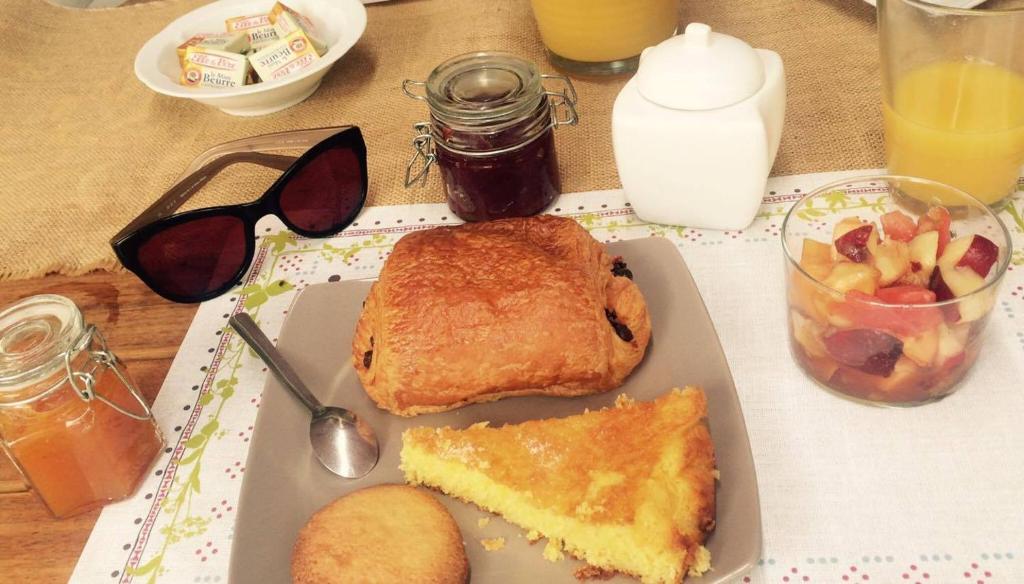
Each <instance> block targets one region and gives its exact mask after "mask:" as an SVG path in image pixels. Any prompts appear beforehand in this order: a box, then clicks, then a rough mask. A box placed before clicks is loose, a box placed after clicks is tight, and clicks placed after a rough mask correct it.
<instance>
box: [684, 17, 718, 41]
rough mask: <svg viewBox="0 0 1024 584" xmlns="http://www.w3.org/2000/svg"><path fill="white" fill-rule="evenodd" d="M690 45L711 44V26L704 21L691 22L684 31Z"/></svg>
mask: <svg viewBox="0 0 1024 584" xmlns="http://www.w3.org/2000/svg"><path fill="white" fill-rule="evenodd" d="M683 38H684V39H686V41H685V43H686V46H688V47H707V46H708V45H710V44H711V27H710V26H708V25H706V24H704V23H703V22H691V23H690V24H688V25H686V30H684V31H683Z"/></svg>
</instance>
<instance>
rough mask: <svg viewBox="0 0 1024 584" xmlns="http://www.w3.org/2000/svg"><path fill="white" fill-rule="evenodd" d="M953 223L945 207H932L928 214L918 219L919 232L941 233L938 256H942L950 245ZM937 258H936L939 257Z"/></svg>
mask: <svg viewBox="0 0 1024 584" xmlns="http://www.w3.org/2000/svg"><path fill="white" fill-rule="evenodd" d="M950 222H951V219H950V216H949V211H948V210H947V209H946V208H945V207H932V208H931V209H928V212H927V213H925V214H924V215H921V216H920V217H919V218H918V219H917V232H918V233H919V234H920V233H924V232H925V231H937V232H938V233H939V249H938V251H937V252H936V254H937V256H941V255H942V251H943V250H945V249H946V244H947V243H949V238H950V235H949V224H950ZM937 256H936V257H937Z"/></svg>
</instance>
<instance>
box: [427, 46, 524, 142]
mask: <svg viewBox="0 0 1024 584" xmlns="http://www.w3.org/2000/svg"><path fill="white" fill-rule="evenodd" d="M426 86H427V87H426V90H427V103H428V104H429V106H430V110H431V113H432V114H433V115H434V116H435V117H436V118H438V119H439V120H441V121H442V122H445V123H447V124H451V125H469V126H491V125H496V124H502V123H504V122H510V121H515V120H518V119H521V118H522V117H524V116H526V115H529V114H531V113H533V112H534V110H536V108H537V104H538V102H539V100H540V99H541V98H543V97H544V88H543V86H542V85H541V77H540V72H539V71H538V70H537V67H536V65H534V64H533V63H531V62H530V61H527V60H525V59H521V58H519V57H516V56H515V55H511V54H509V53H502V52H498V51H483V52H479V53H467V54H465V55H459V56H457V57H453V58H451V59H449V60H447V61H445V62H444V63H441V64H440V65H438V66H437V67H436V68H435V69H434V70H433V71H432V72H431V73H430V77H428V78H427V82H426Z"/></svg>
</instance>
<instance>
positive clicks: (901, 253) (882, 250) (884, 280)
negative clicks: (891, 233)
mask: <svg viewBox="0 0 1024 584" xmlns="http://www.w3.org/2000/svg"><path fill="white" fill-rule="evenodd" d="M873 263H874V265H875V268H877V269H878V271H879V273H880V274H881V277H880V279H879V281H878V285H879V286H888V285H890V284H893V283H894V282H896V281H897V280H899V279H900V278H901V277H902V276H903V274H906V273H907V272H908V271H909V270H910V248H909V246H907V244H906V243H904V242H902V241H896V240H895V239H887V240H885V241H883V242H882V243H881V244H880V245H879V246H878V248H877V249H876V250H875V255H874V257H873Z"/></svg>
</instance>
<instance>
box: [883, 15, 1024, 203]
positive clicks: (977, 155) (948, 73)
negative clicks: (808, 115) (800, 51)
mask: <svg viewBox="0 0 1024 584" xmlns="http://www.w3.org/2000/svg"><path fill="white" fill-rule="evenodd" d="M995 4H996V5H997V6H1000V7H1005V8H985V9H975V10H966V9H959V8H945V7H940V6H936V5H934V4H929V3H928V2H924V1H921V0H879V2H878V26H879V37H880V39H881V64H882V95H883V115H884V118H885V150H886V162H887V164H888V167H889V172H890V173H892V174H900V175H908V176H919V177H924V178H928V179H932V180H936V181H940V182H943V183H946V184H949V185H952V186H954V187H957V188H959V189H961V190H963V191H966V192H968V193H970V194H971V195H973V196H975V197H976V198H978V199H980V200H982V201H984V202H985V203H988V204H993V203H996V202H998V201H1000V200H1002V199H1004V198H1005V197H1007V196H1008V195H1010V194H1011V193H1012V192H1013V191H1014V190H1015V188H1016V185H1017V180H1018V177H1019V176H1020V172H1021V165H1022V164H1024V43H1022V42H1021V38H1022V37H1024V2H1012V1H1011V2H1007V1H1005V0H1004V1H1003V2H996V3H995Z"/></svg>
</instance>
